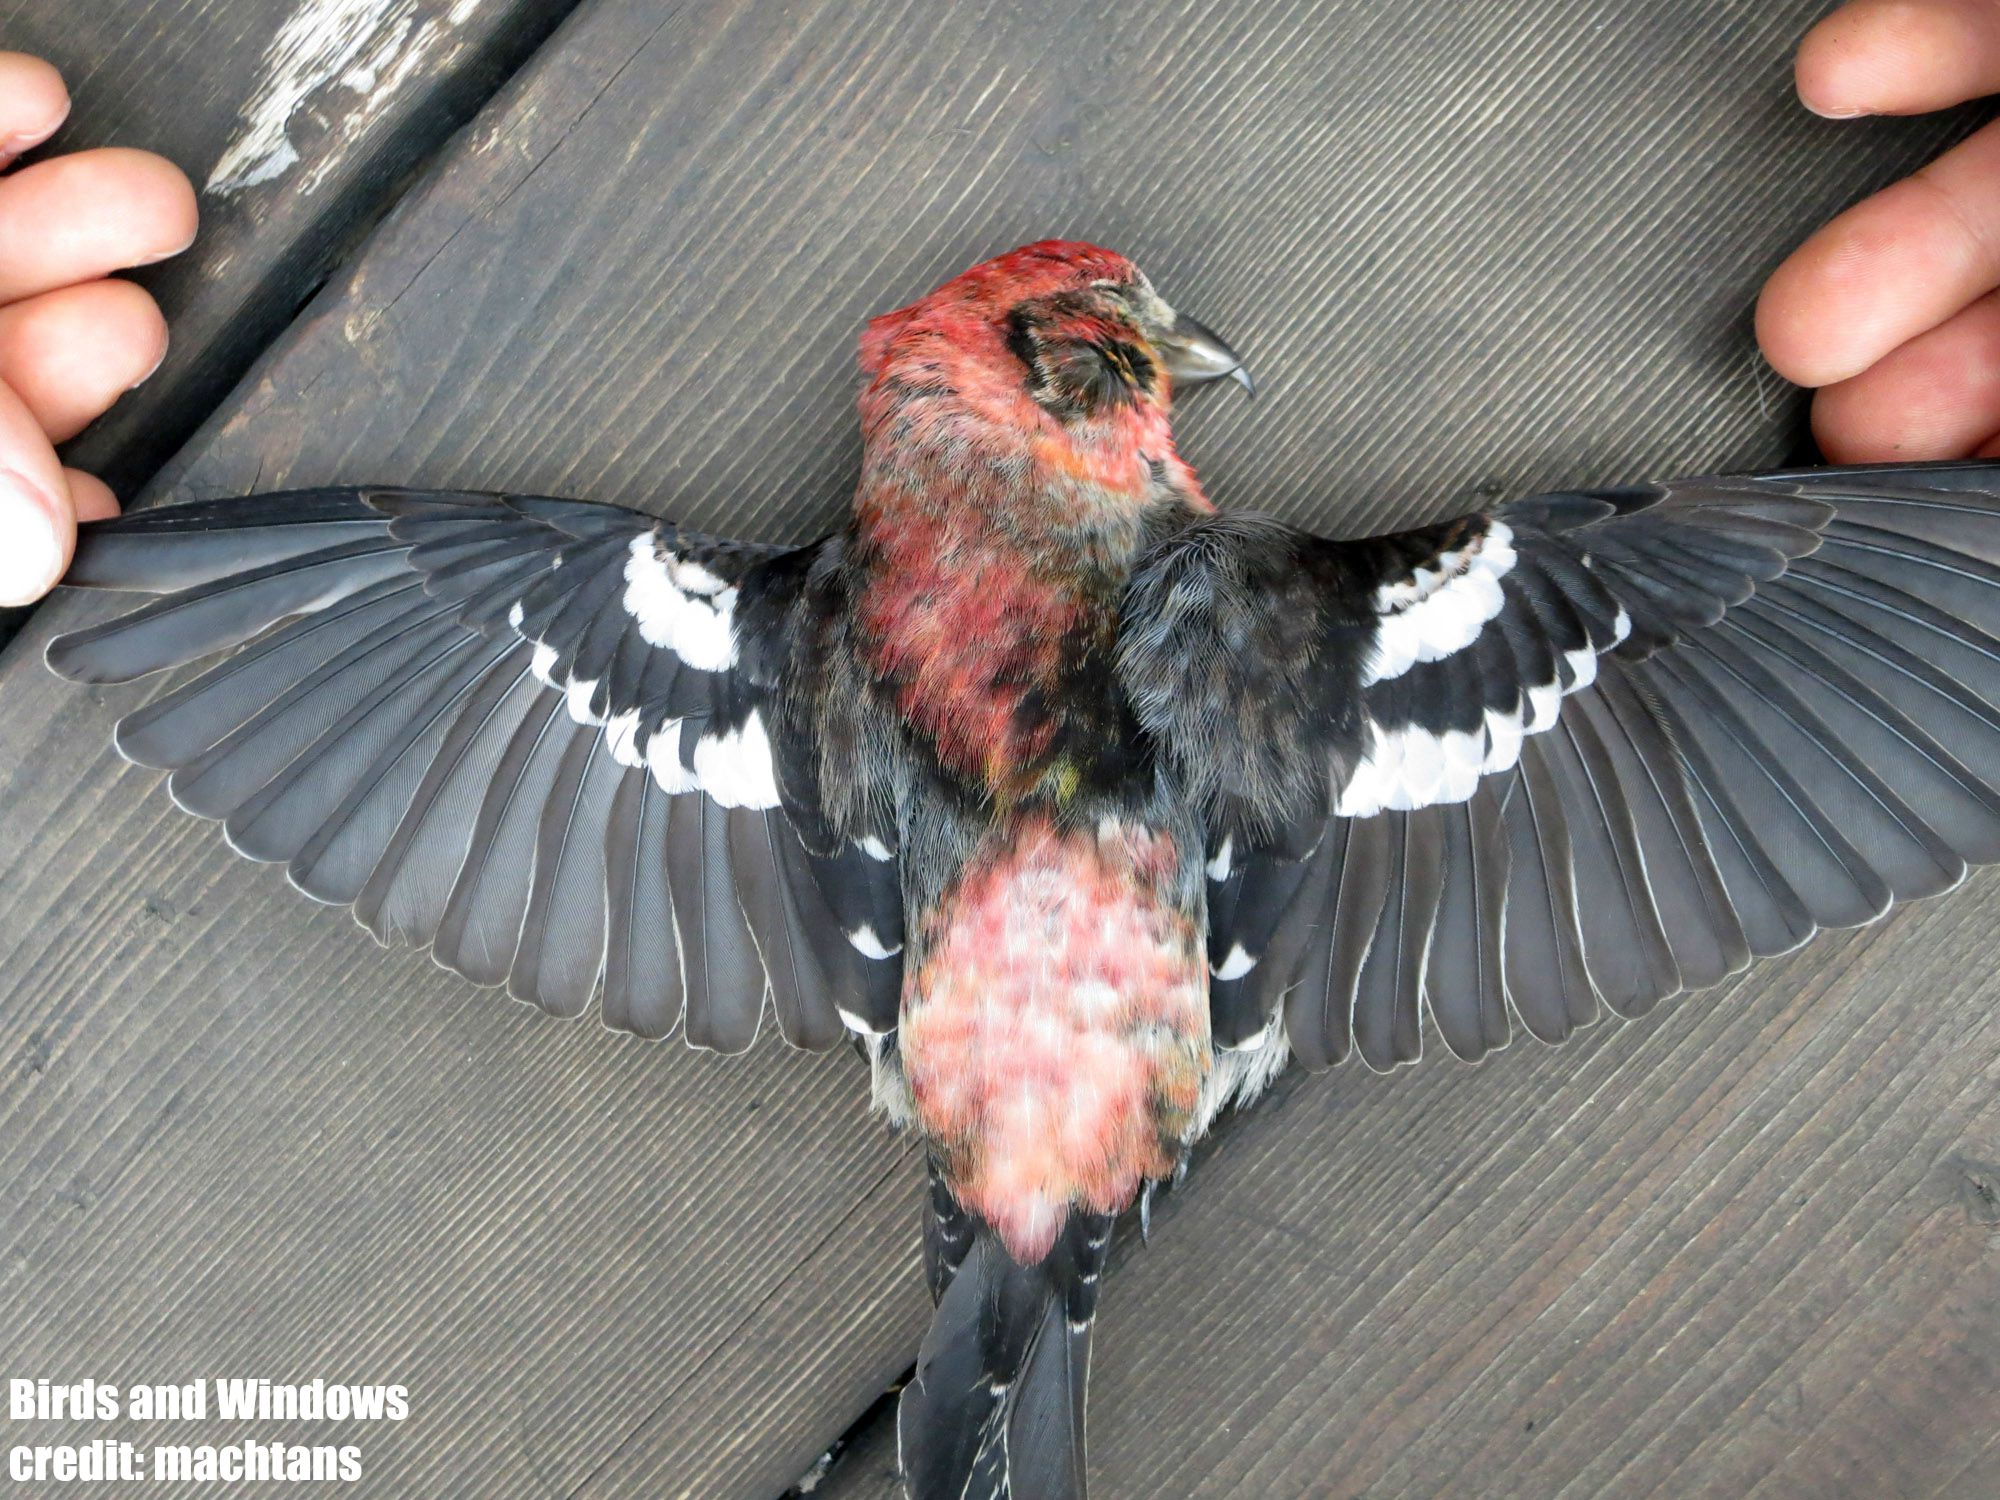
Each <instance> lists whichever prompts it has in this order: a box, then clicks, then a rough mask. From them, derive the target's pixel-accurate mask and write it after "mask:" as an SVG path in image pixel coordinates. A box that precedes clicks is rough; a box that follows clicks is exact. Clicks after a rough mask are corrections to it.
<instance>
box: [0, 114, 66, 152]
mask: <svg viewBox="0 0 2000 1500" xmlns="http://www.w3.org/2000/svg"><path fill="white" fill-rule="evenodd" d="M68 118H69V101H68V100H64V101H63V107H62V113H61V114H59V115H57V116H56V117H55V118H54V119H53V120H51V121H49V123H48V124H46V125H36V126H32V127H30V128H29V129H27V130H17V131H15V132H14V134H12V135H10V136H6V137H4V138H0V167H4V166H5V165H7V163H8V162H10V161H12V160H13V159H14V158H15V157H17V156H19V155H20V154H21V153H22V152H23V151H32V150H34V149H35V147H37V146H39V145H41V143H42V142H43V141H45V140H47V139H48V138H49V137H50V136H52V135H54V134H55V133H56V132H57V131H58V130H60V129H62V125H63V121H65V120H67V119H68Z"/></svg>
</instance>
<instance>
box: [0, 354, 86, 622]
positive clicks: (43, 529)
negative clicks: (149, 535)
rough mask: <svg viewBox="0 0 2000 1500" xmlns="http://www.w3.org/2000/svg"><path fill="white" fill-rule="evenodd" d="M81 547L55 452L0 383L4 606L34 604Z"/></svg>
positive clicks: (0, 585) (0, 583)
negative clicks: (77, 544) (79, 546)
mask: <svg viewBox="0 0 2000 1500" xmlns="http://www.w3.org/2000/svg"><path fill="white" fill-rule="evenodd" d="M75 550H76V507H75V504H74V502H73V501H72V500H71V499H70V493H69V483H68V481H67V480H66V479H65V478H64V477H63V468H62V464H61V462H60V461H59V460H58V459H57V458H56V450H55V449H54V448H53V447H52V446H50V443H49V439H48V435H47V434H46V433H44V432H43V431H42V428H41V424H40V423H38V422H37V421H36V420H35V419H34V417H33V415H32V414H31V413H30V412H29V411H28V408H27V407H26V406H25V405H23V404H22V402H21V398H20V397H19V396H17V395H15V394H14V392H13V390H12V389H11V388H9V387H8V386H7V385H6V384H5V383H4V382H0V605H19V604H32V603H33V602H34V601H35V600H37V599H39V598H41V597H42V595H44V594H46V593H47V592H48V591H49V590H50V589H52V588H53V587H55V583H56V580H57V579H58V578H60V577H62V573H63V569H65V568H67V567H68V566H69V559H70V554H71V553H72V552H73V551H75Z"/></svg>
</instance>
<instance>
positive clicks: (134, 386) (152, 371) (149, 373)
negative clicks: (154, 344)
mask: <svg viewBox="0 0 2000 1500" xmlns="http://www.w3.org/2000/svg"><path fill="white" fill-rule="evenodd" d="M166 362H167V340H165V339H161V340H160V355H159V358H158V359H155V360H154V361H153V362H152V363H151V364H150V365H148V366H147V367H146V373H145V374H143V375H141V376H140V377H139V378H138V379H137V380H135V381H133V382H132V383H131V384H130V385H128V386H126V387H125V389H126V390H128V391H136V390H138V389H139V387H140V386H142V385H144V384H145V383H146V382H147V381H149V380H151V379H152V378H153V377H154V376H155V375H157V374H158V373H159V370H160V366H161V365H163V364H165V363H166Z"/></svg>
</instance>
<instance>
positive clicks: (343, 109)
mask: <svg viewBox="0 0 2000 1500" xmlns="http://www.w3.org/2000/svg"><path fill="white" fill-rule="evenodd" d="M569 8H570V4H569V0H556V3H553V4H550V3H536V0H291V3H287V4H279V5H274V4H271V3H269V0H177V3H175V4H171V5H168V4H152V5H134V4H131V3H129V0H54V3H52V0H0V45H4V46H5V47H7V48H9V49H10V50H16V51H26V52H33V53H37V54H39V55H41V56H43V57H46V58H48V59H49V60H50V61H52V62H54V63H55V64H56V65H57V66H58V67H60V68H61V69H62V70H63V75H64V77H65V78H66V79H67V80H68V82H69V86H70V91H71V95H72V97H73V99H74V100H75V109H74V112H73V113H72V115H71V117H70V120H69V122H68V124H67V125H65V126H64V128H63V131H62V134H61V135H60V136H59V137H58V138H57V139H56V141H55V142H54V143H53V145H52V147H51V149H55V150H64V151H70V150H76V149H79V148H81V147H85V146H96V145H107V144H118V145H130V146H143V147H145V148H147V149H148V150H151V151H157V152H159V153H160V154H161V155H163V156H166V157H168V158H169V159H171V160H172V161H174V162H176V163H178V164H179V165H180V167H181V168H182V169H183V170H184V171H186V172H187V174H188V175H189V176H190V177H191V178H192V179H193V180H194V183H195V186H196V187H197V188H200V189H202V193H201V210H202V233H201V238H200V240H199V241H198V242H197V243H196V245H195V248H194V249H193V250H192V251H191V252H189V253H188V254H187V255H184V256H182V257H180V258H178V259H176V260H174V261H172V262H170V263H168V264H166V265H161V266H156V267H151V268H148V269H146V270H142V271H139V272H137V273H135V276H134V279H136V280H138V281H140V282H141V283H142V284H144V285H145V286H146V287H147V288H148V289H149V290H150V291H151V292H152V293H153V294H154V296H156V297H157V298H159V300H160V303H161V306H162V307H163V308H165V310H166V312H167V314H168V317H169V318H170V320H171V322H172V326H173V347H172V349H171V350H170V352H169V354H168V356H167V361H166V363H165V364H164V365H162V366H161V367H160V369H159V370H158V371H157V372H156V373H155V374H154V376H153V378H152V379H151V380H149V381H148V382H147V383H146V384H145V385H144V386H142V387H141V388H140V389H139V390H137V391H135V392H133V393H132V394H131V395H130V396H128V397H126V399H125V400H124V401H122V402H121V403H120V404H119V405H118V407H117V409H116V410H115V411H114V412H113V413H112V414H111V415H109V416H107V417H106V418H105V419H104V420H102V421H100V422H99V423H97V424H96V425H95V426H94V427H92V428H91V429H90V431H89V432H87V433H86V434H84V436H82V437H81V438H79V439H78V440H77V441H76V442H75V443H73V444H71V445H70V450H69V456H70V461H71V462H73V463H76V464H78V465H80V466H82V467H84V468H88V469H91V470H93V471H96V472H100V473H102V474H103V475H104V476H105V477H106V478H107V479H108V480H109V481H110V482H111V483H112V485H113V486H114V487H116V488H118V489H119V490H120V492H121V493H122V492H124V491H125V490H126V489H127V488H128V487H131V486H134V485H136V484H137V483H138V482H140V481H141V480H143V479H144V478H146V477H147V476H149V475H150V474H151V473H152V471H153V469H154V468H156V467H157V466H158V465H159V463H160V462H161V461H162V460H163V459H165V458H166V457H167V456H168V455H169V454H171V453H172V452H173V451H174V449H175V448H177V447H178V446H179V445H180V444H181V442H182V441H184V440H185V439H186V437H187V435H188V434H189V433H190V432H192V431H193V430H194V427H195V426H196V424H197V423H198V422H199V421H200V420H201V419H202V418H203V417H204V416H206V415H207V414H208V413H209V411H211V410H212V409H213V408H214V406H215V403H216V402H217V401H218V400H220V399H221V397H222V396H223V395H224V394H225V393H226V392H227V391H228V389H229V387H230V386H231V385H232V384H234V383H235V381H236V379H237V377H238V376H240V375H241V374H242V373H243V371H244V369H245V368H247V367H248V365H249V363H250V361H251V360H252V359H253V358H254V357H255V356H256V354H257V352H258V351H259V350H261V349H262V348H263V347H264V345H265V344H266V343H268V342H269V341H270V339H271V338H272V337H273V336H274V335H275V334H277V333H278V332H279V331H280V330H281V329H283V328H284V326H285V325H286V324H287V323H288V322H290V321H291V319H292V317H293V315H294V313H295V312H296V311H297V309H298V307H299V306H300V304H301V303H302V302H303V301H305V299H306V298H307V297H308V296H310V295H311V294H312V292H313V290H314V289H315V288H316V287H317V286H318V285H319V283H320V282H321V280H322V279H324V277H325V275H326V273H327V271H328V270H329V269H330V268H331V267H332V266H333V265H334V264H335V263H336V262H337V261H338V260H339V259H340V257H341V256H342V254H343V253H344V252H345V251H347V250H348V249H351V248H352V247H353V245H354V243H355V242H356V240H357V239H358V237H359V236H360V235H361V233H362V232H363V231H365V229H366V228H367V226H368V225H369V224H371V223H373V222H374V220H375V219H376V218H377V217H379V216H380V214H381V213H382V212H383V211H384V210H385V209H386V208H387V207H388V205H389V204H390V203H391V202H393V201H394V200H395V198H396V197H397V195H398V194H399V193H400V192H401V191H402V188H403V186H404V184H405V182H406V180H407V179H408V177H409V174H410V173H411V172H412V171H413V170H414V169H415V168H417V167H418V166H419V165H421V163H422V162H423V161H424V160H425V159H426V158H428V157H429V156H430V155H431V154H432V152H434V151H435V150H436V149H437V147H438V146H439V145H440V144H441V143H442V142H443V141H444V140H445V139H446V138H447V137H448V136H450V134H451V133H452V132H453V131H454V130H456V129H457V128H458V127H459V126H460V125H462V124H464V123H465V121H466V120H467V119H469V118H470V117H471V116H472V114H473V113H474V112H475V111H476V110H477V109H478V107H479V106H480V104H482V103H483V102H484V101H485V99H486V98H487V97H488V96H489V95H490V94H491V93H492V91H493V89H494V88H495V87H497V85H498V84H499V82H500V80H502V79H503V78H505V77H506V76H507V75H508V74H509V73H511V72H512V71H513V70H514V68H515V67H517V66H518V65H519V64H520V63H521V62H522V61H523V60H524V59H526V58H527V57H528V56H529V55H531V54H532V53H533V51H534V50H535V48H536V46H537V45H538V44H539V43H540V42H541V41H542V39H543V38H544V37H546V36H547V35H548V33H549V32H550V31H551V30H552V29H553V28H554V27H555V25H556V24H557V22H559V21H560V20H561V19H562V17H563V15H564V14H565V13H566V12H567V11H568V10H569Z"/></svg>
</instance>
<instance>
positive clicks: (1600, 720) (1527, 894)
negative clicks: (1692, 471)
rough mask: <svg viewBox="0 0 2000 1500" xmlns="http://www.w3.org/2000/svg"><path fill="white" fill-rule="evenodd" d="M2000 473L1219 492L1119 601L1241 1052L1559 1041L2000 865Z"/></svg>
mask: <svg viewBox="0 0 2000 1500" xmlns="http://www.w3.org/2000/svg"><path fill="white" fill-rule="evenodd" d="M1996 559H2000V466H1995V465H1991V464H1982V463H1972V464H1955V465H1925V466H1913V467H1895V468H1890V467H1883V468H1856V469H1821V470H1802V471H1797V472H1791V473H1778V474H1768V475H1760V476H1754V477H1745V478H1720V479H1697V480H1689V481H1683V482H1678V483H1674V484H1670V485H1664V486H1655V487H1649V488H1643V489H1619V490H1604V491H1593V492H1588V493H1573V494H1555V495H1542V496H1536V497H1533V498H1530V499H1525V500H1520V501H1515V502H1512V503H1509V504H1505V505H1501V506H1499V507H1496V508H1495V509H1494V510H1493V511H1491V512H1490V513H1487V514H1483V515H1471V516H1465V517H1461V518H1459V519H1457V520H1454V521H1449V522H1445V523H1443V524H1441V525H1437V526H1429V527H1424V528H1420V529H1418V530H1414V531H1410V532H1405V533H1402V534H1399V535H1396V536H1386V537H1375V538H1370V539H1366V540H1362V541H1355V542H1335V541H1328V540H1325V539H1323V538H1318V537H1312V536H1308V535H1306V534H1304V533H1301V532H1298V531H1295V530H1292V529H1290V528H1287V527H1283V526H1280V525H1277V524H1276V523H1273V522H1270V521H1265V520H1258V519H1254V518H1228V517H1218V518H1215V519H1212V520H1206V521H1202V522H1197V523H1195V524H1193V525H1191V526H1189V527H1188V528H1186V529H1185V530H1183V531H1182V532H1180V533H1179V534H1178V535H1176V536H1173V537H1170V538H1166V539H1163V540H1162V542H1161V543H1160V544H1158V546H1157V547H1156V548H1155V550H1154V551H1153V553H1152V554H1151V556H1150V558H1149V560H1148V562H1147V564H1146V565H1145V566H1144V567H1143V568H1142V569H1141V570H1140V572H1139V574H1138V576H1137V578H1136V579H1135V582H1134V585H1133V592H1132V596H1131V599H1130V601H1129V606H1128V610H1127V619H1126V628H1125V646H1124V653H1125V654H1124V662H1123V670H1124V674H1125V680H1126V682H1127V688H1128V691H1129V692H1130V693H1131V694H1132V696H1133V699H1134V702H1135V704H1136V705H1138V708H1139V712H1140V715H1141V719H1142V722H1144V723H1145V724H1146V726H1147V727H1148V729H1149V730H1150V731H1151V732H1152V733H1153V734H1154V735H1155V736H1156V737H1157V738H1158V740H1159V742H1160V743H1161V745H1162V746H1163V747H1164V749H1165V751H1166V753H1167V756H1168V758H1169V760H1170V762H1171V763H1172V764H1173V765H1174V766H1175V768H1176V769H1177V772H1178V774H1179V775H1181V776H1182V777H1183V779H1184V780H1185V781H1186V782H1187V784H1188V785H1189V786H1190V787H1191V788H1193V789H1194V791H1195V792H1196V793H1197V794H1198V795H1199V796H1201V797H1202V798H1204V799H1205V804H1206V806H1207V807H1208V808H1209V809H1210V813H1211V827H1212V830H1213V833H1212V849H1211V853H1212V856H1213V858H1212V861H1211V864H1210V867H1209V875H1210V909H1211V964H1212V972H1213V983H1212V986H1211V989H1212V996H1213V1002H1212V1004H1213V1012H1214V1020H1215V1029H1216V1035H1217V1038H1218V1041H1219V1042H1221V1043H1222V1044H1223V1045H1225V1046H1230V1047H1238V1048H1243V1047H1255V1046H1260V1045H1263V1044H1264V1043H1265V1042H1266V1041H1267V1040H1268V1039H1271V1038H1273V1037H1275V1036H1276V1035H1277V1033H1278V1031H1279V1023H1280V1022H1282V1031H1283V1034H1284V1036H1285V1038H1286V1040H1288V1041H1289V1043H1290V1045H1291V1047H1292V1048H1293V1049H1294V1050H1295V1051H1296V1052H1297V1053H1298V1054H1299V1056H1300V1057H1301V1058H1302V1059H1304V1060H1305V1061H1306V1062H1307V1063H1308V1064H1310V1065H1315V1066H1325V1065H1327V1064H1329V1063H1332V1062H1335V1061H1338V1060H1339V1059H1341V1058H1342V1057H1344V1056H1345V1055H1346V1053H1347V1052H1348V1051H1349V1050H1350V1048H1351V1049H1353V1050H1356V1051H1359V1052H1360V1054H1361V1055H1362V1057H1363V1058H1364V1059H1365V1060H1366V1061H1367V1062H1368V1063H1369V1064H1370V1065H1371V1066H1373V1067H1377V1068H1386V1067H1389V1066H1392V1065H1394V1064H1397V1063H1402V1062H1408V1061H1412V1060H1414V1059H1415V1058H1416V1057H1417V1056H1418V1055H1419V1053H1420V1051H1421V1048H1422V1040H1423V1031H1424V1026H1423V1017H1424V1015H1425V1014H1426V1013H1428V1015H1429V1016H1430V1018H1431V1021H1432V1023H1433V1024H1434V1025H1435V1026H1436V1028H1437V1030H1438V1032H1439V1033H1440V1035H1442V1037H1443V1038H1444V1040H1445V1042H1446V1044H1447V1045H1448V1046H1449V1047H1450V1048H1451V1050H1452V1051H1453V1052H1455V1053H1457V1054H1458V1055H1460V1056H1463V1057H1473V1058H1476V1057H1478V1056H1480V1055H1482V1054H1484V1053H1485V1052H1486V1051H1487V1050H1488V1049H1490V1048H1493V1047H1497V1046H1502V1045H1504V1044H1505V1043H1506V1041H1507V1040H1508V1038H1509V1036H1510V1035H1511V1033H1512V1029H1513V1026H1514V1024H1515V1023H1518V1024H1520V1025H1521V1026H1524V1027H1525V1028H1526V1029H1527V1030H1528V1031H1529V1032H1530V1033H1532V1034H1533V1035H1535V1036H1537V1037H1540V1038H1542V1039H1543V1040H1545V1041H1559V1040H1561V1039H1562V1038H1564V1037H1566V1036H1567V1035H1569V1033H1570V1032H1571V1031H1572V1030H1573V1029H1574V1028H1576V1027H1578V1026H1582V1025H1587V1024H1589V1023H1590V1022H1591V1021H1592V1020H1594V1019H1595V1018H1596V1017H1597V1015H1598V1014H1599V1007H1600V1005H1605V1006H1608V1007H1609V1008H1610V1009H1612V1010H1613V1011H1615V1012H1617V1013H1619V1014H1621V1015H1636V1014H1638V1013H1640V1012H1643V1011H1645V1010H1647V1009H1648V1008H1650V1007H1651V1006H1652V1005H1654V1004H1655V1003H1656V1002H1658V1001H1659V1000H1660V999H1662V998H1664V997H1666V996H1669V995H1673V994H1675V993H1678V992H1679V991H1682V990H1689V989H1696V988H1701V987H1704V986H1707V985H1712V984H1715V983H1716V982H1718V981H1719V980H1721V979H1722V978H1724V977H1725V976H1727V975H1729V974H1731V973H1734V972H1736V971H1737V970H1739V969H1741V968H1743V967H1744V966H1745V965H1746V964H1748V963H1749V961H1750V960H1751V958H1752V957H1755V956H1761V955H1766V954H1773V953H1780V952H1784V951H1786V950H1788V949H1790V948H1793V947H1796V946H1797V945H1798V944H1800V943H1802V942H1804V941H1805V940H1806V938H1807V937H1809V936H1810V935H1811V934H1812V933H1813V932H1814V931H1816V930H1817V929H1819V928H1821V927H1845V926H1854V925H1857V924H1860V923H1863V922H1868V921H1871V920H1873V919H1874V918H1876V917H1878V916H1880V915H1881V914H1882V913H1883V912H1884V911H1885V910H1887V908H1888V906H1889V904H1890V903H1891V902H1892V901H1894V900H1898V899H1907V898H1911V897H1916V896H1923V895H1929V894H1932V893H1934V892H1937V891H1942V890H1946V889H1948V888H1949V887H1951V886H1952V885H1954V884H1956V883H1957V882H1958V881H1959V880H1960V879H1962V878H1963V877H1964V875H1965V872H1966V869H1967V867H1968V866H1969V865H1972V864H1979V863H1986V862H1991V861H1994V860H2000V568H1996V566H1995V562H1996Z"/></svg>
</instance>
